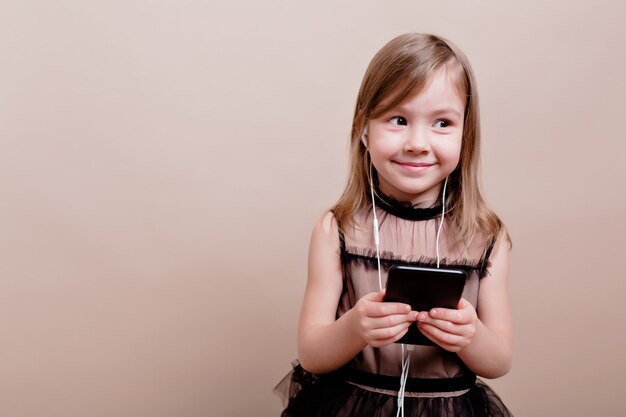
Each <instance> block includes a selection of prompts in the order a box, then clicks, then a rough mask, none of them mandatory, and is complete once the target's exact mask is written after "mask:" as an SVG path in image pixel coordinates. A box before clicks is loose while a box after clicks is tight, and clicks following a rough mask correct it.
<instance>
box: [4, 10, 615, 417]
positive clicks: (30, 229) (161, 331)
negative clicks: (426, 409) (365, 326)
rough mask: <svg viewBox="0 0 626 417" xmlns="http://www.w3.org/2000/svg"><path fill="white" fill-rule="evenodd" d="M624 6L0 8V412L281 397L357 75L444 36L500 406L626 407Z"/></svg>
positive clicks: (133, 416)
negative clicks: (313, 236) (479, 129)
mask: <svg viewBox="0 0 626 417" xmlns="http://www.w3.org/2000/svg"><path fill="white" fill-rule="evenodd" d="M625 20H626V6H624V5H623V3H621V2H618V1H614V2H608V1H595V2H582V1H570V0H558V1H557V0H553V1H541V2H539V1H525V2H498V1H495V0H494V1H474V2H461V1H432V2H425V1H416V0H413V1H356V0H351V1H346V2H332V1H317V2H293V1H279V0H266V1H262V2H261V1H259V2H257V1H247V2H238V1H233V2H228V3H227V2H223V3H215V2H209V3H207V2H200V1H189V0H183V1H161V2H148V1H144V2H142V1H138V0H125V1H119V0H117V1H107V2H81V1H69V0H66V1H57V2H50V1H19V2H18V1H9V2H3V3H2V4H1V5H0V417H35V416H46V417H73V416H76V417H78V416H81V417H82V416H93V417H100V416H116V417H159V416H163V417H171V416H185V417H187V416H188V417H194V416H198V417H200V416H218V415H219V416H276V415H278V414H279V411H280V409H281V403H280V401H279V399H278V398H277V397H276V396H274V395H273V394H272V388H273V386H274V385H275V384H276V383H277V382H278V381H279V380H280V379H281V378H282V377H283V376H284V375H285V374H286V373H287V371H288V370H289V369H290V361H291V360H292V359H293V358H295V355H296V343H295V336H296V325H297V318H298V313H299V307H300V302H301V297H302V292H303V289H304V284H305V280H306V256H307V246H308V239H309V236H310V231H311V229H312V226H313V224H314V222H315V221H316V220H317V219H318V218H319V216H320V215H321V214H322V212H323V211H324V210H325V209H327V208H328V207H329V206H330V205H331V204H333V203H334V202H335V200H336V199H337V198H338V196H339V194H340V193H341V190H342V189H343V186H344V184H345V179H346V172H347V140H348V134H349V130H350V125H351V117H352V114H353V111H354V103H355V99H356V94H357V90H358V87H359V85H360V82H361V77H362V76H363V73H364V71H365V68H366V66H367V64H368V62H369V60H370V59H371V58H372V56H373V55H374V53H375V52H376V51H377V50H378V49H379V48H380V47H381V46H382V45H383V44H385V43H386V42H387V41H388V40H390V39H391V38H393V37H395V36H396V35H399V34H401V33H405V32H415V31H417V32H433V33H436V34H439V35H442V36H445V37H447V38H449V39H451V40H452V41H454V42H455V43H456V44H457V45H459V46H460V47H461V49H462V50H464V51H465V53H466V54H467V55H468V57H469V59H470V61H471V62H472V64H473V66H474V70H475V72H476V76H477V79H478V85H479V89H480V99H481V111H482V123H483V154H482V160H483V178H484V181H483V182H484V190H485V193H486V195H487V197H488V199H489V201H490V203H491V205H492V206H493V207H494V208H495V209H496V210H497V212H498V213H499V214H500V215H501V216H502V217H503V219H504V220H505V222H506V224H507V225H508V228H509V229H510V232H511V235H512V238H513V242H514V250H513V254H512V260H511V271H510V291H511V298H512V304H513V316H514V335H515V356H514V365H513V370H512V371H511V372H510V373H509V374H508V375H507V376H505V377H503V378H501V379H499V380H496V381H491V382H490V384H491V385H493V386H494V387H495V389H496V390H497V392H498V393H499V394H500V395H501V396H502V397H503V399H504V400H505V402H506V403H507V404H508V405H509V406H510V408H511V409H512V411H513V412H514V413H515V414H516V415H518V416H535V417H537V416H553V415H563V416H565V415H567V416H572V417H575V416H587V415H589V414H592V413H593V414H596V415H606V416H617V415H622V414H623V411H624V410H625V409H626V397H625V396H624V395H623V394H624V393H623V375H624V374H625V373H626V360H625V359H624V357H623V352H624V351H626V336H625V335H624V331H623V330H624V323H623V317H624V313H623V308H622V306H623V305H624V303H623V300H624V290H625V289H626V280H625V279H624V278H626V277H625V273H624V267H623V265H624V262H623V260H624V249H626V248H625V245H624V236H625V233H626V227H625V224H626V222H625V221H624V219H623V218H622V216H623V215H624V213H626V201H625V192H624V179H626V164H624V163H623V159H624V152H625V151H626V140H625V139H626V137H625V134H624V129H625V126H624V123H623V120H624V114H625V111H626V106H625V104H624V103H625V102H624V97H626V81H625V77H624V74H625V73H626V52H625V51H626V48H624V40H625V39H626V26H625V25H624V23H623V22H624V21H625Z"/></svg>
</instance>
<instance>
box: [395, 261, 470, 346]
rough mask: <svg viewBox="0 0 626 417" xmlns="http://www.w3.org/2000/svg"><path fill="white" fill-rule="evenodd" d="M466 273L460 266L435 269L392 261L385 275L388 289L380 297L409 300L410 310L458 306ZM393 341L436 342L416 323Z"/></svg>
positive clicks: (429, 344)
mask: <svg viewBox="0 0 626 417" xmlns="http://www.w3.org/2000/svg"><path fill="white" fill-rule="evenodd" d="M466 280H467V273H466V272H465V271H463V270H461V269H435V268H420V267H414V266H400V265H394V266H392V267H391V268H390V269H389V274H388V275H387V290H386V291H385V297H384V298H383V301H393V302H399V303H405V304H409V305H410V306H411V310H414V311H429V310H430V309H431V308H435V307H441V308H457V307H458V305H459V301H460V300H461V296H462V294H463V288H464V287H465V281H466ZM396 343H404V344H410V345H427V346H435V343H433V342H432V341H431V340H430V339H428V338H427V337H426V336H424V335H423V334H422V332H420V331H419V329H418V328H417V325H416V324H413V325H411V326H410V327H409V331H408V332H407V333H406V334H405V335H404V336H402V338H401V339H400V340H398V341H397V342H396Z"/></svg>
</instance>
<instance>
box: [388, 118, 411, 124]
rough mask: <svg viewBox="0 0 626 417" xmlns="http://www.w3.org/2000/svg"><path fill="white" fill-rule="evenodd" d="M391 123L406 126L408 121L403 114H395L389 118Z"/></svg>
mask: <svg viewBox="0 0 626 417" xmlns="http://www.w3.org/2000/svg"><path fill="white" fill-rule="evenodd" d="M389 123H391V124H392V125H396V126H406V125H407V124H408V123H407V121H406V119H405V118H404V117H402V116H395V117H392V118H391V119H389Z"/></svg>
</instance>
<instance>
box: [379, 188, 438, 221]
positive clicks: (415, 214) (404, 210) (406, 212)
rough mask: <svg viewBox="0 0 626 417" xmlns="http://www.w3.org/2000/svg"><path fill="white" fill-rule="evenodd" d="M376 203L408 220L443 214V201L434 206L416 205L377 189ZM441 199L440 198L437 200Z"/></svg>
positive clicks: (429, 217)
mask: <svg viewBox="0 0 626 417" xmlns="http://www.w3.org/2000/svg"><path fill="white" fill-rule="evenodd" d="M376 191H377V192H376V193H374V199H375V200H376V205H377V206H378V207H380V208H381V209H382V210H384V211H386V212H387V213H389V214H393V215H394V216H396V217H400V218H402V219H406V220H428V219H432V218H435V217H437V216H439V215H441V203H437V204H436V205H434V206H432V207H415V205H413V204H411V203H409V202H403V201H398V200H396V199H395V198H393V197H390V196H388V195H385V194H383V193H382V192H381V191H380V190H376ZM437 201H439V200H437Z"/></svg>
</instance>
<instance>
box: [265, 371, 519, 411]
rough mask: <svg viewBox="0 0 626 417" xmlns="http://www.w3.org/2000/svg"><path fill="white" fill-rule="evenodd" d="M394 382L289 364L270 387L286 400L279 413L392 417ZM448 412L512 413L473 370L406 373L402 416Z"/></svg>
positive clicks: (395, 407) (396, 382)
mask: <svg viewBox="0 0 626 417" xmlns="http://www.w3.org/2000/svg"><path fill="white" fill-rule="evenodd" d="M392 385H393V386H394V387H396V388H395V391H393V387H392ZM398 386H399V377H391V376H381V375H374V374H367V373H364V372H357V371H352V370H347V369H342V370H339V371H335V372H331V373H328V374H324V375H315V374H312V373H310V372H307V371H305V370H304V369H303V368H302V367H301V366H300V365H299V364H298V363H294V369H293V371H292V372H291V373H290V374H289V375H287V376H286V377H285V379H283V381H281V382H280V383H279V384H278V385H277V386H276V388H275V389H274V391H275V392H276V393H277V394H279V395H281V396H282V397H283V400H284V401H285V403H286V408H285V409H284V411H283V412H282V414H281V417H388V416H389V417H395V416H396V413H397V410H398V397H397V389H398V388H397V387H398ZM390 388H391V389H390ZM452 416H454V417H487V416H489V417H492V416H493V417H505V416H506V417H508V416H512V414H511V413H510V411H509V410H508V409H507V408H506V406H505V405H504V404H503V403H502V401H501V400H500V398H499V397H498V396H497V394H496V393H495V392H494V391H492V390H491V388H489V387H488V386H487V385H486V384H484V383H483V382H482V381H480V380H478V379H476V377H475V376H473V375H471V376H466V377H461V378H450V379H432V380H425V379H414V378H409V380H408V382H407V386H406V391H405V398H404V417H452Z"/></svg>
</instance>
